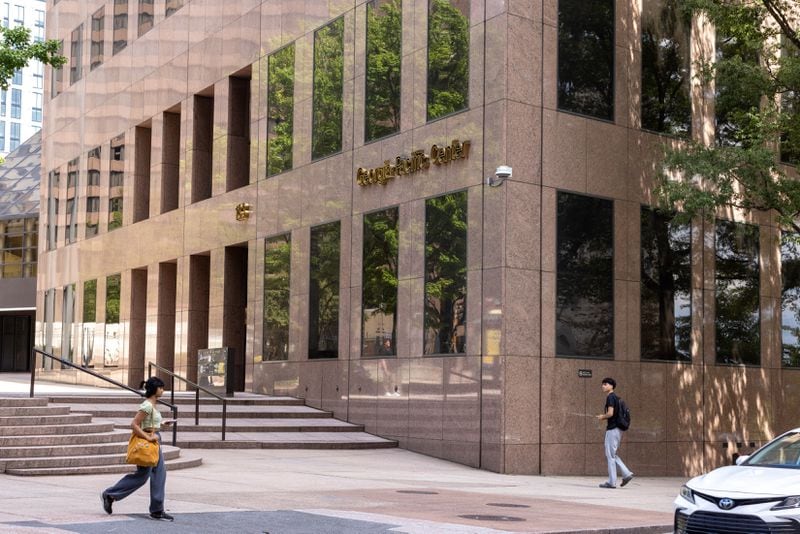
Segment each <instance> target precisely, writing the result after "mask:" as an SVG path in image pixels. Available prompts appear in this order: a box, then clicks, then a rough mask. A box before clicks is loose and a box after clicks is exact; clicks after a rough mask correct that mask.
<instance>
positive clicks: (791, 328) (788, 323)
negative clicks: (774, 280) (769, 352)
mask: <svg viewBox="0 0 800 534" xmlns="http://www.w3.org/2000/svg"><path fill="white" fill-rule="evenodd" d="M781 282H782V286H783V288H782V291H781V341H782V346H783V351H782V358H781V362H782V364H783V366H784V367H800V235H798V234H796V233H790V232H784V233H783V234H782V235H781Z"/></svg>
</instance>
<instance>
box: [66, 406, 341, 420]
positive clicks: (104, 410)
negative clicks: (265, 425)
mask: <svg viewBox="0 0 800 534" xmlns="http://www.w3.org/2000/svg"><path fill="white" fill-rule="evenodd" d="M70 406H71V407H72V409H73V410H75V411H76V412H81V413H90V414H92V415H93V416H94V417H98V418H103V419H106V418H113V419H120V418H122V419H124V418H128V421H129V422H130V420H131V419H133V416H134V415H135V414H136V407H137V405H135V404H133V405H127V406H119V407H116V406H113V407H112V406H93V405H91V404H83V403H75V404H72V405H70ZM159 410H160V411H161V414H162V415H163V416H164V417H168V416H169V414H170V411H169V410H167V409H164V407H159ZM194 417H195V412H194V407H193V406H192V407H186V409H185V410H180V409H179V410H178V418H179V420H181V421H185V420H192V421H193V420H194ZM221 417H222V406H219V405H217V406H205V407H204V406H201V407H200V420H201V421H202V420H204V419H212V418H213V419H220V418H221ZM227 417H228V420H230V419H240V418H247V419H275V418H279V419H280V418H283V419H300V418H313V419H317V418H329V417H333V414H332V413H331V412H325V411H322V410H317V409H316V408H311V407H308V406H238V407H236V408H235V409H234V408H232V407H228V410H227Z"/></svg>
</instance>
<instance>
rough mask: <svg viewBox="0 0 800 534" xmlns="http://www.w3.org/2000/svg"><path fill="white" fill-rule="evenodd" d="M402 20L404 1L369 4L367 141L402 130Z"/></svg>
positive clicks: (366, 100)
mask: <svg viewBox="0 0 800 534" xmlns="http://www.w3.org/2000/svg"><path fill="white" fill-rule="evenodd" d="M402 17H403V12H402V1H401V0H372V1H371V2H369V3H368V4H367V60H366V62H367V85H366V98H365V105H366V113H365V115H366V117H365V118H366V125H365V129H366V131H365V135H364V138H365V139H366V140H367V141H372V140H373V139H378V138H380V137H385V136H387V135H391V134H393V133H395V132H398V131H400V54H401V47H402V37H403V31H402V29H403V28H402V22H403V21H402Z"/></svg>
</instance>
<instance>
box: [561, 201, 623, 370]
mask: <svg viewBox="0 0 800 534" xmlns="http://www.w3.org/2000/svg"><path fill="white" fill-rule="evenodd" d="M557 225H558V229H557V234H558V235H557V241H558V244H557V247H558V248H557V265H556V269H557V274H556V353H557V354H558V355H561V356H585V357H613V355H614V239H613V235H614V204H613V202H611V201H610V200H603V199H599V198H592V197H586V196H582V195H574V194H571V193H558V215H557Z"/></svg>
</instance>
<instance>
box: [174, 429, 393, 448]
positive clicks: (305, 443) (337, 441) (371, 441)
mask: <svg viewBox="0 0 800 534" xmlns="http://www.w3.org/2000/svg"><path fill="white" fill-rule="evenodd" d="M177 445H178V446H179V447H181V448H183V449H384V448H393V447H397V442H396V441H393V440H389V439H383V438H381V437H378V436H374V435H372V434H367V433H366V432H355V433H344V434H343V433H335V434H330V433H322V432H274V433H267V434H265V433H261V432H251V433H247V432H243V433H231V434H227V435H226V440H225V441H220V439H219V435H214V434H209V435H207V436H204V435H203V434H199V433H198V434H197V435H194V436H191V435H184V436H180V435H179V437H178V442H177Z"/></svg>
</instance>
